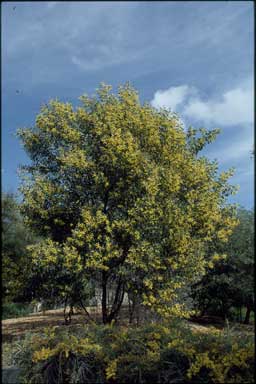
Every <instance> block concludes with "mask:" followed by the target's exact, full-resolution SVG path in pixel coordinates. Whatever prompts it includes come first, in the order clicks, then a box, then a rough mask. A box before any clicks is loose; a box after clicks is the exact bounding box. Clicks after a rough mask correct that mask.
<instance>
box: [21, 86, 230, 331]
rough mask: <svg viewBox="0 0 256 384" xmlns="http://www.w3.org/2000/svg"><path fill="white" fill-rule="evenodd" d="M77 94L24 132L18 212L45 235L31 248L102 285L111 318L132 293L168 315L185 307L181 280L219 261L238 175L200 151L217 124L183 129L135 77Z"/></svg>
mask: <svg viewBox="0 0 256 384" xmlns="http://www.w3.org/2000/svg"><path fill="white" fill-rule="evenodd" d="M81 102H82V106H81V107H78V108H76V109H75V108H73V107H72V105H71V104H69V103H62V102H59V101H57V100H52V101H50V102H49V103H48V104H47V105H45V106H43V107H42V109H41V112H40V113H39V114H38V116H37V118H36V122H35V126H34V127H31V128H25V129H21V130H19V133H18V134H19V137H20V138H21V140H22V142H23V145H24V148H25V149H26V151H27V153H28V155H29V157H30V159H31V164H30V165H28V166H24V167H23V170H24V181H23V187H22V192H23V196H24V200H23V204H22V211H23V213H24V215H25V218H26V222H27V223H28V224H29V225H30V226H31V227H33V228H35V229H37V231H38V233H40V234H41V235H43V236H44V237H45V239H44V240H42V241H41V242H40V243H39V244H36V245H33V246H31V247H30V251H31V254H32V257H33V260H34V265H35V266H37V267H38V268H41V269H42V271H44V273H45V275H47V271H53V270H56V269H58V271H60V270H61V271H65V273H66V274H68V275H69V276H70V279H71V280H69V281H82V280H83V281H93V282H96V283H97V284H99V286H100V287H101V289H102V317H103V322H105V323H106V322H109V321H111V320H112V319H114V318H115V317H116V315H117V314H118V311H119V310H120V307H121V305H122V302H123V298H124V294H125V292H128V291H130V292H133V293H134V294H135V295H137V297H139V298H140V300H141V302H142V303H143V304H144V305H145V306H147V307H149V308H151V309H152V310H153V311H156V312H157V313H159V314H160V315H168V314H174V315H185V314H186V313H187V310H186V308H185V307H184V301H183V300H182V299H181V297H182V292H183V290H184V288H185V287H188V286H191V284H192V283H193V282H195V281H196V280H197V279H199V278H200V276H201V275H202V274H203V273H204V271H205V268H207V266H209V265H212V263H213V261H214V260H217V259H218V258H219V257H221V255H216V252H215V250H214V246H213V245H214V243H215V242H217V241H221V242H225V241H227V239H228V236H229V235H230V234H231V232H232V229H233V227H234V226H235V225H236V219H235V215H234V207H233V206H231V205H228V204H227V203H226V198H227V197H228V196H229V195H230V194H231V193H233V191H234V190H233V187H232V186H230V185H229V184H228V179H229V177H230V176H231V175H232V172H233V171H232V170H229V171H227V172H223V173H221V174H218V166H217V163H216V162H211V161H210V160H208V159H207V158H205V157H199V156H198V153H199V151H200V150H201V149H202V148H203V147H204V146H205V145H206V144H207V143H210V142H211V141H213V140H214V138H215V137H216V135H217V133H218V130H212V131H207V130H205V129H200V130H199V131H198V130H195V129H193V128H190V129H189V130H188V131H187V132H186V131H185V130H184V128H183V126H182V124H181V122H180V120H179V118H178V116H177V115H176V114H174V113H171V112H170V111H168V110H165V109H161V110H157V109H155V108H153V107H152V106H151V105H149V104H147V103H145V104H143V105H142V104H141V103H140V101H139V97H138V94H137V92H136V91H135V90H134V89H133V88H132V87H131V86H130V85H129V84H126V85H124V86H120V87H119V89H118V93H117V94H115V93H111V87H110V86H107V85H101V87H100V88H99V89H98V90H97V94H96V95H95V96H93V97H88V96H86V95H84V96H82V97H81ZM67 285H68V286H66V291H65V292H69V294H70V295H71V293H70V291H69V290H68V288H69V287H70V282H69V283H67ZM110 288H111V289H112V290H113V289H114V295H113V296H112V301H111V302H108V300H107V292H108V290H109V289H110Z"/></svg>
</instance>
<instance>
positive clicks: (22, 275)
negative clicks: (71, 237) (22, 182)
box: [1, 193, 36, 301]
mask: <svg viewBox="0 0 256 384" xmlns="http://www.w3.org/2000/svg"><path fill="white" fill-rule="evenodd" d="M1 200H2V271H3V274H2V289H3V299H4V301H12V300H14V301H15V300H16V301H19V300H20V301H24V300H27V299H28V297H26V294H25V291H26V280H27V275H28V273H29V268H30V264H31V263H30V259H29V254H28V252H27V251H26V246H27V245H29V244H31V243H33V242H35V241H36V239H35V236H34V235H33V233H32V232H31V230H28V228H26V227H25V224H24V221H23V218H22V216H21V214H20V211H19V204H18V202H17V199H16V197H15V195H14V194H12V193H3V194H2V198H1Z"/></svg>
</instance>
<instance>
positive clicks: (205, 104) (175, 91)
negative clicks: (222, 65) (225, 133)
mask: <svg viewBox="0 0 256 384" xmlns="http://www.w3.org/2000/svg"><path fill="white" fill-rule="evenodd" d="M198 94H199V92H198V90H197V89H196V88H194V87H191V86H189V85H181V86H177V87H170V88H168V89H166V90H158V91H156V92H155V94H154V97H153V100H152V101H151V104H152V105H153V106H154V107H156V108H160V107H167V108H170V109H171V110H173V111H175V110H176V109H177V108H178V109H179V112H180V115H181V116H184V117H186V118H190V119H193V120H197V121H203V122H205V123H208V124H209V123H213V124H217V125H220V126H230V125H241V124H251V123H253V100H254V92H253V86H252V81H247V82H245V83H243V84H242V85H240V86H239V87H236V88H233V89H231V90H228V91H226V92H224V93H223V94H222V95H221V96H220V97H219V98H218V99H210V98H209V99H208V100H202V99H201V98H200V97H199V96H198Z"/></svg>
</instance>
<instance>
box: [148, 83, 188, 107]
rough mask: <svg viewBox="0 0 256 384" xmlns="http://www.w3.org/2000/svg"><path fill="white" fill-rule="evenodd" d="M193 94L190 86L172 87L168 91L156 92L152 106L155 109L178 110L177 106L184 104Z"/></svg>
mask: <svg viewBox="0 0 256 384" xmlns="http://www.w3.org/2000/svg"><path fill="white" fill-rule="evenodd" d="M190 92H191V88H190V87H189V86H188V85H180V86H178V87H170V88H168V89H166V90H159V91H156V92H155V94H154V98H153V100H152V101H151V104H152V105H153V107H155V108H160V107H163V108H170V109H171V110H173V111H174V110H176V108H177V106H178V105H180V104H182V103H183V102H184V101H185V99H186V98H187V96H188V94H189V93H190Z"/></svg>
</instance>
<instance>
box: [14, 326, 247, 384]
mask: <svg viewBox="0 0 256 384" xmlns="http://www.w3.org/2000/svg"><path fill="white" fill-rule="evenodd" d="M14 358H15V361H16V362H17V363H18V365H19V367H20V368H21V370H22V375H23V380H24V383H30V384H32V383H33V384H35V383H38V384H40V383H42V384H62V383H71V384H75V383H81V384H82V383H85V384H86V383H99V384H110V383H113V384H114V383H118V384H147V383H152V382H154V383H161V384H162V383H166V384H167V383H170V384H176V383H184V384H192V383H194V384H195V383H199V384H200V383H201V384H211V383H223V382H225V383H235V382H237V383H238V382H242V383H253V372H254V345H253V338H252V336H250V335H246V334H243V335H239V334H235V333H232V331H230V330H227V331H225V332H223V331H218V330H216V329H209V334H202V333H198V332H192V331H191V330H190V329H189V328H188V327H186V326H185V325H184V324H182V323H180V324H165V325H164V324H162V325H161V324H152V325H147V326H143V327H139V328H135V327H130V328H127V327H116V326H111V325H108V326H103V325H102V326H101V325H87V326H84V327H82V326H80V327H69V328H65V329H63V328H56V327H55V328H48V329H45V332H44V333H42V334H37V335H31V334H30V335H27V337H26V338H25V340H24V341H23V342H22V343H19V344H17V347H16V352H15V355H14Z"/></svg>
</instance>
